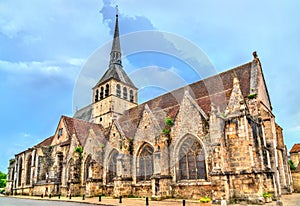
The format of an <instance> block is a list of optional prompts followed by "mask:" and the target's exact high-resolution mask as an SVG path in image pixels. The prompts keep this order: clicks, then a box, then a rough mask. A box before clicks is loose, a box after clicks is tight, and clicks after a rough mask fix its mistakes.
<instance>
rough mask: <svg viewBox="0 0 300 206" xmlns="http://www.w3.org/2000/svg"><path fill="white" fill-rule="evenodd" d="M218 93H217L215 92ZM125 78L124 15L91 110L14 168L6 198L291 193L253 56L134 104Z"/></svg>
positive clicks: (278, 132) (252, 198) (63, 123)
mask: <svg viewBox="0 0 300 206" xmlns="http://www.w3.org/2000/svg"><path fill="white" fill-rule="evenodd" d="M216 85H221V86H216ZM137 98H138V96H137V88H136V87H135V86H134V84H133V82H132V81H131V80H130V78H129V77H128V76H127V74H126V72H125V71H124V70H123V66H122V62H121V47H120V40H119V28H118V16H117V18H116V28H115V35H114V41H113V45H112V51H111V59H110V62H109V68H108V69H107V71H106V73H105V74H104V75H103V77H102V78H101V79H100V80H99V82H98V83H97V84H96V86H95V87H94V88H93V102H92V104H91V105H89V106H87V107H85V108H83V109H81V110H79V111H78V112H76V114H75V115H74V117H73V118H70V117H66V116H62V117H61V119H60V121H59V123H58V126H57V129H56V131H55V133H54V135H53V136H51V137H49V138H47V139H45V140H44V141H43V142H41V143H40V144H38V145H35V146H33V147H32V148H30V149H28V150H25V151H23V152H21V153H19V154H16V156H15V159H14V160H13V161H11V162H10V165H9V168H8V170H9V175H8V184H7V189H8V191H9V193H10V194H27V195H42V194H43V195H50V194H51V195H58V194H62V195H82V194H85V195H87V196H96V195H100V194H105V195H110V196H115V197H118V196H150V197H152V198H153V199H158V200H159V199H162V198H169V197H176V198H191V199H198V198H200V197H202V196H204V195H209V196H210V197H212V199H213V200H214V202H219V201H220V200H221V199H223V198H225V199H226V200H228V201H232V202H234V201H241V200H245V201H248V202H250V203H257V202H263V201H264V200H263V198H262V194H263V193H264V192H269V193H272V194H273V198H274V199H276V198H278V197H280V195H281V194H283V193H288V192H291V191H292V190H293V188H292V185H291V182H292V181H291V173H290V170H289V167H288V164H287V151H286V147H285V145H284V140H283V135H282V128H280V126H279V125H277V124H276V121H275V116H274V115H273V113H272V107H271V102H270V98H269V94H268V90H267V87H266V84H265V80H264V76H263V72H262V67H261V63H260V60H259V59H258V57H257V54H256V53H254V59H253V61H251V62H249V63H246V64H244V65H241V66H239V67H236V68H233V69H230V70H228V71H225V72H223V73H220V74H218V75H216V76H213V77H210V78H207V79H205V80H201V81H199V82H196V83H193V84H191V85H188V86H186V87H183V88H180V89H177V90H175V91H173V92H171V93H167V94H164V95H162V96H159V97H157V98H155V99H152V100H150V101H148V102H145V103H143V104H140V105H138V103H137V102H138V100H137Z"/></svg>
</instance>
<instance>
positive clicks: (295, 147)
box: [290, 143, 300, 153]
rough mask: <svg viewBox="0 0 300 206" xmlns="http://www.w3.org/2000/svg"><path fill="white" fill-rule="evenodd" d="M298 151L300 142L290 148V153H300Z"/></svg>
mask: <svg viewBox="0 0 300 206" xmlns="http://www.w3.org/2000/svg"><path fill="white" fill-rule="evenodd" d="M298 152H300V143H298V144H294V146H293V147H292V149H291V150H290V153H298Z"/></svg>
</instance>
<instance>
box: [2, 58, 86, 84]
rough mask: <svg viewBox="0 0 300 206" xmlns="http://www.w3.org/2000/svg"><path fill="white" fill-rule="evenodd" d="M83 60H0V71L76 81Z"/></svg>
mask: <svg viewBox="0 0 300 206" xmlns="http://www.w3.org/2000/svg"><path fill="white" fill-rule="evenodd" d="M83 61H84V60H83V59H75V58H72V59H68V60H67V61H66V62H55V61H44V62H37V61H32V62H9V61H3V60H0V71H1V70H2V71H4V72H6V73H7V74H14V75H24V74H34V75H45V76H61V77H64V78H68V79H70V80H74V79H75V77H76V75H77V73H78V72H79V69H80V66H81V65H82V62H83Z"/></svg>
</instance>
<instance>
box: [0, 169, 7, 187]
mask: <svg viewBox="0 0 300 206" xmlns="http://www.w3.org/2000/svg"><path fill="white" fill-rule="evenodd" d="M4 187H6V174H5V173H3V172H1V171H0V188H4Z"/></svg>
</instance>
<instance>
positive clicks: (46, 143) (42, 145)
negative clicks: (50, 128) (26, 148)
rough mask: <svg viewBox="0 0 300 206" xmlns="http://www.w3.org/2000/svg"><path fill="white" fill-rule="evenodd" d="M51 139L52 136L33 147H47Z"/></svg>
mask: <svg viewBox="0 0 300 206" xmlns="http://www.w3.org/2000/svg"><path fill="white" fill-rule="evenodd" d="M53 138H54V136H51V137H48V138H46V139H44V140H43V141H42V142H40V143H38V144H37V145H35V147H48V146H50V145H51V142H52V140H53Z"/></svg>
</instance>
